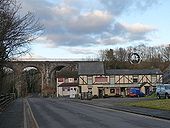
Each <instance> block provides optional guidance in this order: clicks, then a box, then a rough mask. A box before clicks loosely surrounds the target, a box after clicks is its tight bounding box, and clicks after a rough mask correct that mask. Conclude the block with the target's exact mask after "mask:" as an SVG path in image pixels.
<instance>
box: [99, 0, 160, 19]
mask: <svg viewBox="0 0 170 128" xmlns="http://www.w3.org/2000/svg"><path fill="white" fill-rule="evenodd" d="M99 1H100V2H101V4H102V5H103V6H104V7H105V9H106V10H110V11H111V12H112V14H113V15H114V16H119V15H121V14H122V13H124V12H126V11H134V10H135V11H138V10H140V11H143V10H147V9H148V8H150V7H151V6H153V5H155V4H157V3H158V1H159V0H99Z"/></svg>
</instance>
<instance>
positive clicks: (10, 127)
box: [0, 98, 170, 128]
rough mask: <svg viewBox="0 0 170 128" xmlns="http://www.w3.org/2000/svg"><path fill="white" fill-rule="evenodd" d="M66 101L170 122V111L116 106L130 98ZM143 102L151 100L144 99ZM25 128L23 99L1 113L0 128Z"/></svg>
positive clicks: (17, 100)
mask: <svg viewBox="0 0 170 128" xmlns="http://www.w3.org/2000/svg"><path fill="white" fill-rule="evenodd" d="M56 100H58V99H56ZM65 100H69V101H72V102H79V103H83V104H88V105H94V106H98V107H103V108H109V109H114V110H118V111H125V112H130V113H135V114H140V115H146V116H151V117H156V118H160V119H166V120H170V111H163V110H156V109H148V108H141V107H127V106H121V105H117V104H114V103H118V102H124V101H128V100H131V99H128V98H127V99H126V98H108V99H93V100H80V99H65ZM133 100H134V101H135V100H140V99H133ZM143 100H149V99H143ZM23 127H24V114H23V99H16V100H15V101H14V102H13V103H11V104H10V106H9V107H8V108H7V109H6V110H5V111H4V112H1V113H0V128H23Z"/></svg>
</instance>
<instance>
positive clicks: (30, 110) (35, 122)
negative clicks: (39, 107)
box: [24, 99, 39, 128]
mask: <svg viewBox="0 0 170 128" xmlns="http://www.w3.org/2000/svg"><path fill="white" fill-rule="evenodd" d="M24 100H25V103H24V104H26V105H27V106H28V110H29V112H30V114H31V118H32V119H33V122H34V124H35V127H36V128H39V126H38V123H37V121H36V119H35V117H34V114H33V112H32V109H31V107H30V104H29V102H28V100H27V99H24ZM24 107H25V106H24ZM25 119H26V115H25ZM25 121H26V122H27V120H24V122H25ZM25 125H26V127H25ZM24 128H27V123H25V124H24Z"/></svg>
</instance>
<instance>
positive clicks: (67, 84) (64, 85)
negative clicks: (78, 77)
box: [58, 83, 78, 87]
mask: <svg viewBox="0 0 170 128" xmlns="http://www.w3.org/2000/svg"><path fill="white" fill-rule="evenodd" d="M75 86H78V83H62V84H60V85H59V86H58V87H75Z"/></svg>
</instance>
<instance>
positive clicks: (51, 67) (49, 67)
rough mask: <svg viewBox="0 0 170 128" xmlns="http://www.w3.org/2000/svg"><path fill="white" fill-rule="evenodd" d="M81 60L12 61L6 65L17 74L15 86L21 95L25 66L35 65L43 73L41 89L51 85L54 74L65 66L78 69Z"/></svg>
mask: <svg viewBox="0 0 170 128" xmlns="http://www.w3.org/2000/svg"><path fill="white" fill-rule="evenodd" d="M79 62H80V61H10V62H8V63H7V64H6V65H5V66H6V67H8V68H10V69H12V70H13V71H14V75H15V79H16V82H15V88H16V89H17V92H18V95H19V96H20V95H21V87H22V77H21V76H22V73H23V70H24V69H25V68H28V67H34V68H36V69H37V70H38V71H39V72H40V74H41V90H42V89H43V87H44V86H51V80H52V74H53V73H54V71H60V70H61V69H63V68H69V69H72V70H76V69H77V67H78V63H79Z"/></svg>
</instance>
